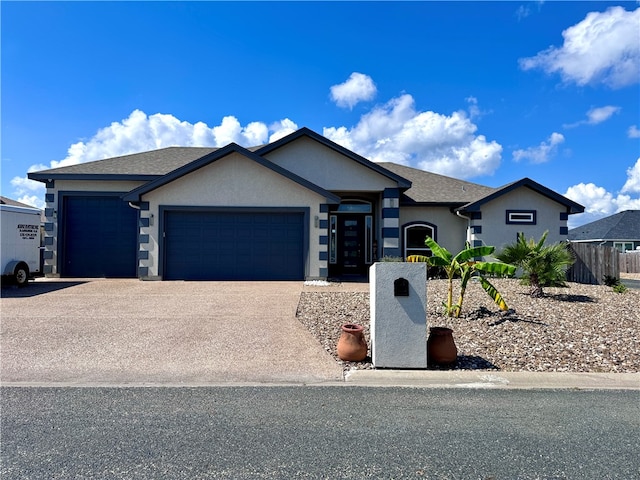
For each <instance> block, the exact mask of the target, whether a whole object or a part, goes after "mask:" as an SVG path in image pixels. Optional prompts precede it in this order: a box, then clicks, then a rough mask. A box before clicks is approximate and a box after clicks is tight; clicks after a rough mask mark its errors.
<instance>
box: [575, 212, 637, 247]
mask: <svg viewBox="0 0 640 480" xmlns="http://www.w3.org/2000/svg"><path fill="white" fill-rule="evenodd" d="M569 240H574V241H578V240H600V241H602V240H635V241H640V210H625V211H624V212H620V213H616V214H615V215H611V216H609V217H605V218H601V219H600V220H596V221H595V222H591V223H587V224H585V225H582V226H580V227H576V228H572V229H571V230H569Z"/></svg>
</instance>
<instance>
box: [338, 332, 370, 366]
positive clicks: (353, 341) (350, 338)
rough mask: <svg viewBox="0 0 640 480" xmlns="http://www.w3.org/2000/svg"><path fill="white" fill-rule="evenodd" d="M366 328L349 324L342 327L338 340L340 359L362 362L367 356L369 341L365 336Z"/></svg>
mask: <svg viewBox="0 0 640 480" xmlns="http://www.w3.org/2000/svg"><path fill="white" fill-rule="evenodd" d="M363 333H364V327H362V325H355V324H352V323H347V324H345V325H342V334H341V335H340V338H339V339H338V348H337V350H338V357H339V358H340V360H345V361H347V362H360V361H362V360H364V359H365V358H366V356H367V341H366V340H365V339H364V336H363Z"/></svg>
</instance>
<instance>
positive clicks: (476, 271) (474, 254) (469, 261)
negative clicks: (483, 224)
mask: <svg viewBox="0 0 640 480" xmlns="http://www.w3.org/2000/svg"><path fill="white" fill-rule="evenodd" d="M424 243H425V245H427V246H428V247H429V248H430V249H431V253H432V256H431V257H427V256H424V255H410V256H408V257H407V261H408V262H426V263H428V264H429V265H430V266H435V267H442V268H443V269H444V271H445V272H446V274H447V279H448V282H449V285H448V290H447V301H446V302H445V303H444V307H445V314H446V315H447V316H449V317H460V312H461V311H462V301H463V300H464V294H465V292H466V289H467V284H468V283H469V280H470V279H472V278H474V279H477V280H478V281H479V282H480V285H481V286H482V288H483V289H484V291H485V292H487V294H488V295H489V296H490V297H491V298H492V299H493V301H494V302H495V303H496V305H498V307H499V308H500V309H501V310H507V309H508V308H509V307H508V306H507V304H506V302H505V301H504V299H503V298H502V295H501V294H500V292H498V290H497V289H496V288H495V287H494V286H493V285H492V284H491V283H490V282H489V280H487V279H486V278H485V277H484V276H483V274H492V275H498V276H510V275H513V274H514V273H515V271H516V267H515V266H513V265H507V264H506V263H502V262H484V261H477V260H475V258H478V257H485V256H488V255H491V254H492V253H493V251H494V250H495V247H489V246H480V247H471V246H470V245H469V242H467V243H466V248H465V249H464V250H462V251H461V252H460V253H458V254H457V255H455V256H454V255H453V254H452V253H451V252H449V251H448V250H447V249H446V248H444V247H441V246H440V245H438V244H437V243H436V241H435V240H433V239H432V238H431V237H427V238H426V240H425V242H424ZM456 275H459V276H460V296H459V298H458V303H456V304H454V303H453V279H454V278H455V277H456Z"/></svg>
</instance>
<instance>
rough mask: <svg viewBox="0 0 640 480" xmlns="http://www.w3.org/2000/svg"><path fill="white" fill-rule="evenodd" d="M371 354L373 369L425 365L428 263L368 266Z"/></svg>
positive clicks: (420, 366) (385, 263) (391, 263)
mask: <svg viewBox="0 0 640 480" xmlns="http://www.w3.org/2000/svg"><path fill="white" fill-rule="evenodd" d="M369 294H370V303H371V357H372V359H373V366H374V367H376V368H427V264H426V263H407V262H381V263H374V264H373V265H372V266H371V268H370V269H369Z"/></svg>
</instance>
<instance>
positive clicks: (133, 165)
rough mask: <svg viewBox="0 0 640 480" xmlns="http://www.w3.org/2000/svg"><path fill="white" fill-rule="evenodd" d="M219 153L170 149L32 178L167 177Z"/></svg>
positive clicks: (66, 168)
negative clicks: (51, 176) (60, 176)
mask: <svg viewBox="0 0 640 480" xmlns="http://www.w3.org/2000/svg"><path fill="white" fill-rule="evenodd" d="M215 150H217V148H214V147H167V148H161V149H160V150H152V151H150V152H142V153H134V154H131V155H123V156H121V157H114V158H106V159H104V160H95V161H93V162H85V163H79V164H77V165H70V166H68V167H58V168H52V169H49V170H41V171H39V172H34V173H35V174H30V175H29V177H30V178H34V179H36V180H39V179H43V178H46V177H47V174H52V173H53V174H57V175H64V174H71V175H144V176H149V175H166V174H167V173H169V172H172V171H173V170H175V169H176V168H179V167H181V166H183V165H186V164H187V163H189V162H192V161H194V160H197V159H198V158H200V157H203V156H204V155H207V154H209V153H211V152H213V151H215Z"/></svg>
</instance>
